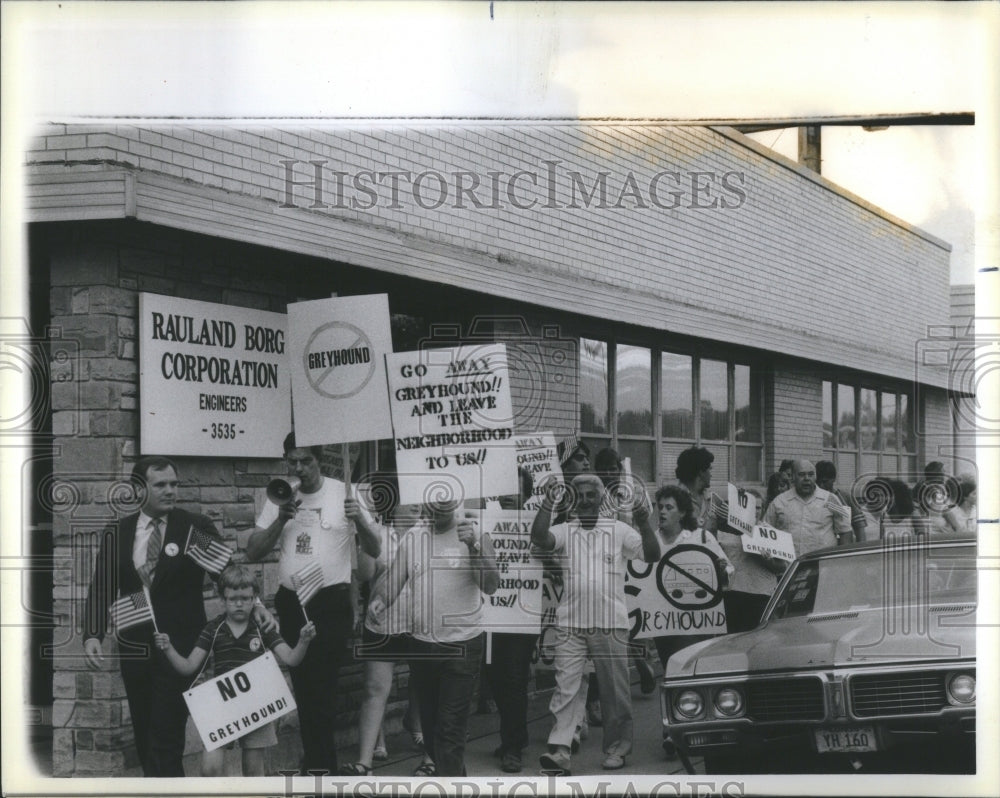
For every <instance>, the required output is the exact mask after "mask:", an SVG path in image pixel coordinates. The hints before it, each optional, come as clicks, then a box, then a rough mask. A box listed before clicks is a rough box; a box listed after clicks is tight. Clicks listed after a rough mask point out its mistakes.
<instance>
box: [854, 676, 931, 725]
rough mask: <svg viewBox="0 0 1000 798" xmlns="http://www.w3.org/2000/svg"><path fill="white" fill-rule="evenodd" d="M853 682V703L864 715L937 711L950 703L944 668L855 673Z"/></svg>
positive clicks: (857, 712)
mask: <svg viewBox="0 0 1000 798" xmlns="http://www.w3.org/2000/svg"><path fill="white" fill-rule="evenodd" d="M850 685H851V707H852V708H853V710H854V714H855V715H857V716H858V717H861V718H869V717H875V716H876V715H911V714H914V713H921V712H937V711H938V710H940V709H941V708H942V707H946V706H948V698H947V697H946V696H945V692H944V674H943V673H942V672H940V671H925V672H922V673H891V674H890V673H887V674H874V675H871V676H855V677H854V678H853V679H851V680H850Z"/></svg>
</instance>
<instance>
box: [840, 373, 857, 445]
mask: <svg viewBox="0 0 1000 798" xmlns="http://www.w3.org/2000/svg"><path fill="white" fill-rule="evenodd" d="M837 446H838V447H839V448H841V449H856V448H857V447H858V436H857V434H856V432H855V429H854V386H853V385H838V386H837Z"/></svg>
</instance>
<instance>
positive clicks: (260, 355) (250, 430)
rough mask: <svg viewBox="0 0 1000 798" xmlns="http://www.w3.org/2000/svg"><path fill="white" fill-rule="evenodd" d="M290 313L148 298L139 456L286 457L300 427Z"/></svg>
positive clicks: (143, 302)
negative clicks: (285, 446)
mask: <svg viewBox="0 0 1000 798" xmlns="http://www.w3.org/2000/svg"><path fill="white" fill-rule="evenodd" d="M286 322H287V319H286V317H285V316H284V315H283V314H281V313H269V312H267V311H262V310H254V309H252V308H240V307H235V306H233V305H220V304H217V303H215V302H200V301H197V300H194V299H180V298H178V297H172V296H162V295H160V294H147V293H141V294H139V409H140V415H139V446H140V449H141V450H142V451H143V452H156V453H157V454H166V455H171V454H179V455H194V456H200V457H208V456H211V457H276V456H278V454H280V453H281V442H282V440H283V439H284V437H285V435H286V434H287V432H288V425H289V424H290V423H291V415H290V413H289V407H290V404H289V372H288V363H287V358H286V355H285V327H286Z"/></svg>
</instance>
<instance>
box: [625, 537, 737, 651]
mask: <svg viewBox="0 0 1000 798" xmlns="http://www.w3.org/2000/svg"><path fill="white" fill-rule="evenodd" d="M718 574H719V568H718V561H717V559H716V557H715V555H714V554H713V553H712V552H711V551H710V550H709V549H707V548H705V547H704V546H699V545H697V544H695V543H682V544H680V545H677V546H674V547H672V548H671V549H669V550H668V551H667V552H666V554H664V555H663V556H662V557H661V558H660V560H659V562H657V563H644V562H642V561H641V560H629V562H628V565H627V566H626V576H625V599H626V604H627V606H628V610H629V620H630V621H631V624H632V626H631V631H630V635H631V636H632V637H634V638H638V639H642V638H645V637H660V636H662V635H711V634H725V633H726V612H725V608H724V606H723V604H722V586H721V584H720V581H719V576H718Z"/></svg>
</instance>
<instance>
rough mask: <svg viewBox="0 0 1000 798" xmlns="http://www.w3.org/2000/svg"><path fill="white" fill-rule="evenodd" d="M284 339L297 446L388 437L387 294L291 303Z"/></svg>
mask: <svg viewBox="0 0 1000 798" xmlns="http://www.w3.org/2000/svg"><path fill="white" fill-rule="evenodd" d="M288 340H289V354H290V358H289V362H290V367H291V372H292V409H293V411H294V414H295V442H296V443H297V444H298V445H299V446H313V445H317V444H324V443H351V442H355V441H367V440H375V439H378V438H388V437H391V435H392V425H391V422H390V420H389V398H388V393H387V389H386V380H385V369H384V367H383V359H382V358H383V356H384V355H385V354H387V353H390V352H392V333H391V331H390V327H389V297H388V295H387V294H372V295H369V296H352V297H335V298H331V299H314V300H311V301H308V302H295V303H293V304H290V305H289V306H288Z"/></svg>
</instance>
